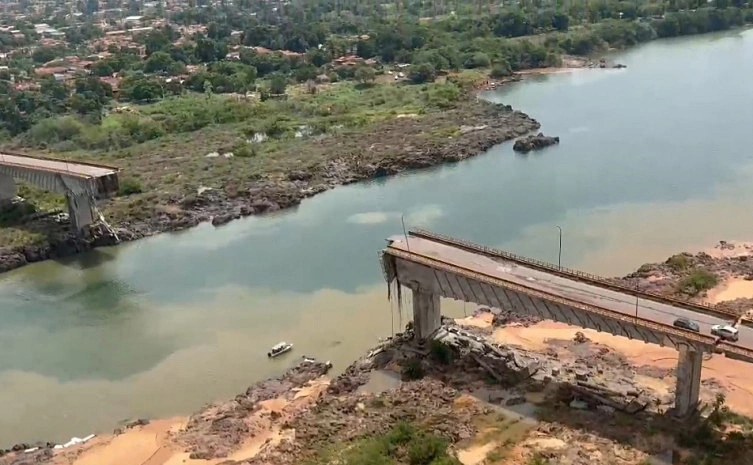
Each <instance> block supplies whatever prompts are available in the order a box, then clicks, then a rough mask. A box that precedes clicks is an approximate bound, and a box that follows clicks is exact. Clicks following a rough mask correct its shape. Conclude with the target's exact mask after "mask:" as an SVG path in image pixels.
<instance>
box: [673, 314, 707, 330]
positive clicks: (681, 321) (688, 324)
mask: <svg viewBox="0 0 753 465" xmlns="http://www.w3.org/2000/svg"><path fill="white" fill-rule="evenodd" d="M672 326H675V327H677V328H682V329H687V330H688V331H695V332H696V333H700V332H701V328H700V327H698V323H696V322H695V321H693V320H691V319H689V318H685V317H680V318H678V319H676V320H675V322H674V323H672Z"/></svg>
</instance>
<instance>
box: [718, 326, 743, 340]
mask: <svg viewBox="0 0 753 465" xmlns="http://www.w3.org/2000/svg"><path fill="white" fill-rule="evenodd" d="M711 334H713V335H714V336H719V337H720V338H722V339H725V340H728V341H737V338H738V337H740V333H739V331H738V330H737V328H735V327H734V326H730V325H714V326H712V327H711Z"/></svg>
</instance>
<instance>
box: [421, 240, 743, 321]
mask: <svg viewBox="0 0 753 465" xmlns="http://www.w3.org/2000/svg"><path fill="white" fill-rule="evenodd" d="M409 235H411V236H416V237H423V238H426V239H429V240H433V241H436V242H442V243H445V244H447V245H452V246H456V247H461V248H465V249H467V250H471V251H475V252H481V253H484V254H486V255H490V256H495V257H499V258H504V259H506V260H510V261H513V262H516V263H519V264H521V265H526V266H530V267H532V268H537V269H539V270H541V271H546V272H548V273H552V274H556V275H559V276H563V277H566V278H576V279H579V280H581V281H584V282H587V283H591V284H595V285H598V286H600V287H603V288H606V289H610V290H613V291H618V292H622V293H626V294H629V295H634V296H637V297H643V298H645V299H647V300H654V301H657V302H660V303H667V304H670V305H677V306H682V307H684V308H691V309H697V310H699V311H702V312H708V313H714V314H715V315H718V316H722V317H724V318H734V319H737V318H738V317H739V316H740V315H738V314H736V313H733V312H729V311H725V310H721V309H717V308H715V307H714V306H713V305H711V304H707V303H700V302H689V301H687V300H681V299H675V298H672V297H667V296H663V295H661V294H657V293H655V292H647V291H639V290H636V289H635V288H633V287H630V286H625V285H622V284H618V283H615V282H613V281H610V280H608V279H606V278H604V277H603V276H598V275H595V274H592V273H587V272H585V271H580V270H574V269H572V268H567V267H560V266H558V265H554V264H553V263H549V262H545V261H543V260H538V259H536V258H530V257H524V256H522V255H518V254H515V253H512V252H507V251H504V250H499V249H495V248H493V247H487V246H485V245H481V244H475V243H473V242H470V241H466V240H463V239H457V238H454V237H450V236H446V235H443V234H437V233H434V232H431V231H427V230H425V229H411V230H410V231H409Z"/></svg>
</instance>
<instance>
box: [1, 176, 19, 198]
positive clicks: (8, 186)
mask: <svg viewBox="0 0 753 465" xmlns="http://www.w3.org/2000/svg"><path fill="white" fill-rule="evenodd" d="M15 197H16V181H14V180H13V177H12V176H8V175H7V174H2V173H0V202H3V201H6V200H12V199H13V198H15Z"/></svg>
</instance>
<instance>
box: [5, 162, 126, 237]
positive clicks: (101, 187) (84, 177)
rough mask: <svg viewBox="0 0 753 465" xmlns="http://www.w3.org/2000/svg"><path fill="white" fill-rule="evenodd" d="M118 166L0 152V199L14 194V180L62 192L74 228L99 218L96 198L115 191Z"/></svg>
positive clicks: (101, 197)
mask: <svg viewBox="0 0 753 465" xmlns="http://www.w3.org/2000/svg"><path fill="white" fill-rule="evenodd" d="M118 172H119V169H118V168H114V167H112V166H107V165H100V164H94V163H84V162H73V161H67V160H60V159H55V158H41V157H34V156H29V155H21V154H15V153H7V152H5V153H1V152H0V203H2V202H3V201H8V200H12V199H14V198H15V197H16V181H23V182H26V183H29V184H33V185H35V186H37V187H39V188H42V189H44V190H48V191H51V192H57V193H58V194H62V195H64V196H65V199H66V201H67V203H68V214H69V216H70V221H71V224H72V225H73V227H74V229H75V230H77V231H80V230H82V229H83V228H84V227H86V226H88V225H90V224H92V223H95V222H96V221H97V220H99V219H102V218H101V215H100V214H99V212H98V211H97V208H96V201H97V200H98V199H103V198H108V197H111V196H113V195H115V193H117V191H118Z"/></svg>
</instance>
